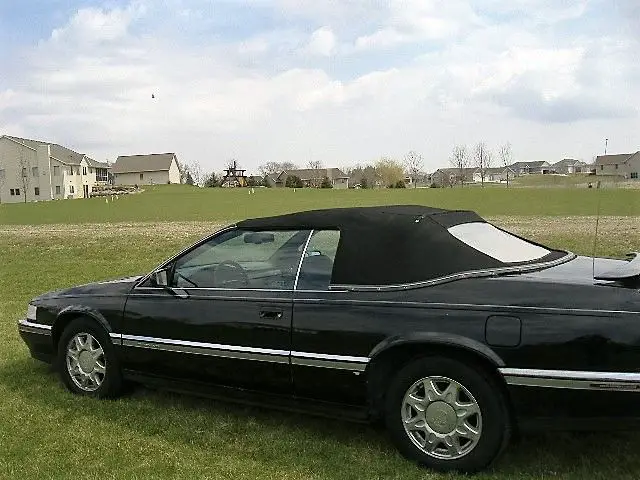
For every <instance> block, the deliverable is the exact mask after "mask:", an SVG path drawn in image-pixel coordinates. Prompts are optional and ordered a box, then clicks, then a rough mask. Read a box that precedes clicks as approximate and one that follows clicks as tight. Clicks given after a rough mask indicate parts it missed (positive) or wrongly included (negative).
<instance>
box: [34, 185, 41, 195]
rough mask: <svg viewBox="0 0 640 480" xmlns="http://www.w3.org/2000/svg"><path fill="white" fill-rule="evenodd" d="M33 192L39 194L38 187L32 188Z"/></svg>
mask: <svg viewBox="0 0 640 480" xmlns="http://www.w3.org/2000/svg"><path fill="white" fill-rule="evenodd" d="M33 193H34V194H35V196H36V197H38V196H40V187H35V188H34V189H33Z"/></svg>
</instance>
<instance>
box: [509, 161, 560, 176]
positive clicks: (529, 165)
mask: <svg viewBox="0 0 640 480" xmlns="http://www.w3.org/2000/svg"><path fill="white" fill-rule="evenodd" d="M509 168H511V170H513V171H514V172H515V174H516V176H519V175H541V174H542V175H546V174H548V173H551V170H552V169H551V165H550V164H549V162H546V161H544V160H537V161H535V162H515V163H512V164H511V165H509Z"/></svg>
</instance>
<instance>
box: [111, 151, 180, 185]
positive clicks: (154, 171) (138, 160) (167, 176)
mask: <svg viewBox="0 0 640 480" xmlns="http://www.w3.org/2000/svg"><path fill="white" fill-rule="evenodd" d="M112 172H113V176H114V183H115V184H116V185H153V184H164V183H180V169H179V167H178V157H176V154H175V153H151V154H147V155H121V156H119V157H118V159H117V160H116V163H115V164H114V165H113V169H112Z"/></svg>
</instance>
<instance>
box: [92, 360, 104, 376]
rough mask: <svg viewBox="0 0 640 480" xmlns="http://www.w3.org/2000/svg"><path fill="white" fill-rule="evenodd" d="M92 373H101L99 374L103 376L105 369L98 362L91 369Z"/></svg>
mask: <svg viewBox="0 0 640 480" xmlns="http://www.w3.org/2000/svg"><path fill="white" fill-rule="evenodd" d="M93 371H94V372H96V373H101V374H103V375H104V374H105V372H106V371H107V369H106V367H105V366H104V365H103V364H101V363H100V362H96V365H95V367H93Z"/></svg>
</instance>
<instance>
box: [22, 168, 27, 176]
mask: <svg viewBox="0 0 640 480" xmlns="http://www.w3.org/2000/svg"><path fill="white" fill-rule="evenodd" d="M22 176H23V177H26V176H27V167H22Z"/></svg>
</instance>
